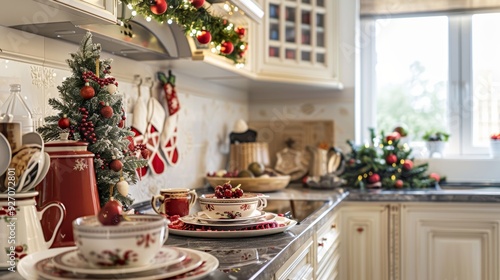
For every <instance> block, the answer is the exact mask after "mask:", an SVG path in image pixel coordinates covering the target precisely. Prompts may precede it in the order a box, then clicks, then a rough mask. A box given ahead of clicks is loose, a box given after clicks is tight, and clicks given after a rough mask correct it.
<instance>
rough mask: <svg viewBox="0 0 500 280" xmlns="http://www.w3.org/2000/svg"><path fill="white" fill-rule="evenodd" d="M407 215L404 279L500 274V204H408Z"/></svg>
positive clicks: (458, 279)
mask: <svg viewBox="0 0 500 280" xmlns="http://www.w3.org/2000/svg"><path fill="white" fill-rule="evenodd" d="M401 218H402V220H401V226H402V228H401V279H405V280H416V279H419V280H442V279H453V280H470V279H481V280H493V279H495V280H498V279H500V274H499V261H500V259H499V253H500V250H499V247H500V205H499V204H489V205H488V204H473V203H465V204H458V203H451V204H436V203H428V204H424V203H420V204H405V205H403V207H402V212H401Z"/></svg>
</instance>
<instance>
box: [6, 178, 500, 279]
mask: <svg viewBox="0 0 500 280" xmlns="http://www.w3.org/2000/svg"><path fill="white" fill-rule="evenodd" d="M199 191H200V193H204V192H210V191H212V190H211V189H210V188H207V189H201V190H199ZM268 195H269V202H270V203H269V204H273V203H277V202H280V201H281V202H287V201H295V202H308V204H299V205H303V208H300V207H297V209H295V214H296V215H295V216H296V217H295V218H297V219H298V220H299V223H298V224H297V225H296V226H294V227H293V228H291V229H290V230H288V231H286V232H284V233H279V234H274V235H269V236H261V237H249V238H234V239H208V238H198V237H197V238H194V237H184V236H175V235H172V234H171V235H170V236H169V238H168V240H167V243H166V244H167V245H172V246H181V247H185V248H192V249H197V250H204V251H207V252H210V253H212V254H214V255H215V256H216V257H218V259H219V261H220V266H219V269H218V270H217V271H215V272H214V273H213V274H211V275H210V276H209V277H207V278H206V279H213V280H215V279H217V280H219V279H266V280H267V279H272V277H273V276H274V273H275V272H276V271H277V270H278V269H279V268H280V267H281V266H282V265H283V264H284V262H285V261H286V260H287V259H288V258H289V257H291V256H292V255H293V253H294V252H295V251H296V250H297V249H298V248H299V247H300V246H301V245H302V244H303V243H304V242H305V241H306V240H307V239H308V238H310V237H311V236H312V235H313V233H314V232H315V231H316V230H317V229H318V228H319V227H320V225H322V224H323V223H324V222H325V221H326V220H327V219H328V218H329V217H331V215H333V211H332V210H334V209H335V208H336V207H337V206H338V205H339V204H340V203H341V202H342V201H361V202H362V201H396V202H412V201H419V202H421V201H428V202H491V203H498V202H500V187H498V186H474V185H466V186H464V185H449V186H443V187H442V188H440V189H433V190H418V191H414V190H412V191H404V190H402V191H388V190H348V191H346V190H343V189H335V190H331V189H308V188H303V187H302V186H300V185H290V186H288V187H287V188H286V189H285V190H283V191H280V192H274V193H268ZM144 205H147V203H144ZM309 206H312V208H311V209H308V210H307V211H305V209H306V208H307V207H309ZM311 212H312V214H311ZM301 215H304V217H300V216H301ZM0 279H2V280H4V279H16V280H17V279H22V278H21V277H20V276H19V275H17V273H10V272H0Z"/></svg>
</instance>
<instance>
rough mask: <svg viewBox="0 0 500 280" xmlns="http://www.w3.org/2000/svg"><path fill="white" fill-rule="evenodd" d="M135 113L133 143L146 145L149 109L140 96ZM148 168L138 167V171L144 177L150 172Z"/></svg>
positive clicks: (132, 128) (132, 127) (139, 155)
mask: <svg viewBox="0 0 500 280" xmlns="http://www.w3.org/2000/svg"><path fill="white" fill-rule="evenodd" d="M133 114H134V116H133V119H132V126H131V130H132V132H134V134H135V135H134V137H133V144H134V146H137V145H144V144H146V142H147V140H146V139H147V137H145V135H144V134H145V133H146V131H147V127H148V121H147V117H148V109H147V107H146V104H145V103H144V101H142V99H141V97H140V96H139V98H138V99H137V102H136V104H135V106H134V111H133ZM137 153H139V154H138V155H136V156H137V157H141V154H140V151H137ZM148 169H149V167H148V166H144V167H141V168H138V169H137V173H138V175H139V177H141V178H142V177H144V176H146V174H147V173H148Z"/></svg>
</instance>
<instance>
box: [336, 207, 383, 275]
mask: <svg viewBox="0 0 500 280" xmlns="http://www.w3.org/2000/svg"><path fill="white" fill-rule="evenodd" d="M388 212H389V206H388V205H387V204H379V203H354V202H352V203H351V202H346V203H344V204H343V205H342V206H341V209H340V225H339V226H340V240H341V243H340V249H341V251H340V252H341V258H340V271H339V272H340V277H339V279H344V280H359V279H363V280H386V279H389V278H388V267H389V264H388V238H389V236H388Z"/></svg>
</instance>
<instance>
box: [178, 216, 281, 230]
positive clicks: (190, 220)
mask: <svg viewBox="0 0 500 280" xmlns="http://www.w3.org/2000/svg"><path fill="white" fill-rule="evenodd" d="M276 216H277V215H276V214H274V213H269V212H268V213H266V212H264V215H263V216H262V217H260V216H259V217H260V218H253V219H250V220H247V221H241V222H233V223H225V222H223V223H220V222H219V221H217V222H208V221H204V220H201V219H198V218H197V217H196V216H192V215H190V216H184V217H181V218H179V220H181V221H182V222H184V223H186V224H192V225H197V226H209V227H217V228H218V229H220V230H232V229H240V228H244V227H251V226H255V225H258V224H260V223H265V222H270V221H273V220H274V219H275V218H276Z"/></svg>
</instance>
